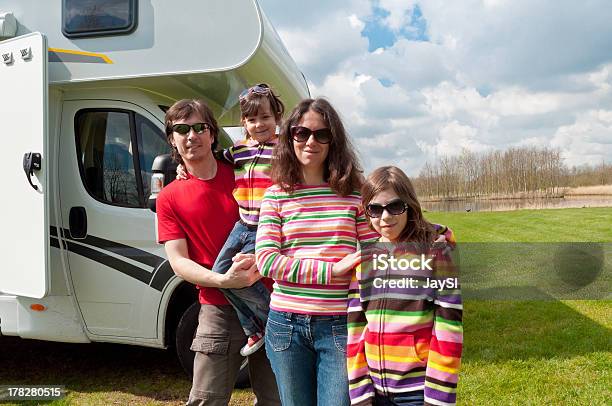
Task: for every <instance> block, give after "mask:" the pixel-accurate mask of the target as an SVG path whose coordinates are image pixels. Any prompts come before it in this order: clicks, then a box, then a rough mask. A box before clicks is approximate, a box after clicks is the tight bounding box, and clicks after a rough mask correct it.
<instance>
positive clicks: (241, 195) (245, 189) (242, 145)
mask: <svg viewBox="0 0 612 406" xmlns="http://www.w3.org/2000/svg"><path fill="white" fill-rule="evenodd" d="M277 142H278V138H277V137H276V138H273V139H271V140H270V141H268V142H265V143H261V144H260V143H258V142H257V141H255V140H253V139H248V140H246V141H245V140H242V141H238V142H237V143H236V144H235V145H234V146H232V147H230V148H227V149H225V150H223V153H222V157H223V159H224V160H225V161H227V162H229V163H230V164H232V165H233V166H234V177H235V179H236V188H235V189H234V198H235V199H236V201H237V202H238V207H239V211H240V219H242V221H244V222H245V223H247V224H250V225H254V226H256V225H257V224H258V222H259V208H260V207H261V200H262V199H263V195H264V192H265V190H266V189H267V188H268V187H269V186H270V185H272V181H271V180H270V171H271V167H272V150H273V149H274V146H275V145H276V143H277Z"/></svg>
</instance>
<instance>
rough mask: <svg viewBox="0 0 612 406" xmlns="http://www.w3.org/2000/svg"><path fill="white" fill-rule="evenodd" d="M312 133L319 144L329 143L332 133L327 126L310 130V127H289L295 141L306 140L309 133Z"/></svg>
mask: <svg viewBox="0 0 612 406" xmlns="http://www.w3.org/2000/svg"><path fill="white" fill-rule="evenodd" d="M311 134H312V135H314V138H315V140H316V141H317V142H318V143H319V144H329V143H330V142H331V140H332V133H331V130H330V129H329V128H321V129H320V130H314V131H313V130H311V129H310V128H306V127H301V126H299V125H294V126H293V127H291V137H293V139H294V140H295V141H296V142H306V141H308V138H310V135H311Z"/></svg>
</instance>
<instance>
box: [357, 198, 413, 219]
mask: <svg viewBox="0 0 612 406" xmlns="http://www.w3.org/2000/svg"><path fill="white" fill-rule="evenodd" d="M407 208H408V205H407V204H406V203H404V202H403V201H402V200H400V199H395V200H392V201H390V202H389V203H387V204H385V205H382V204H378V203H370V204H368V205H367V206H366V208H365V211H366V214H367V215H368V216H370V217H373V218H378V217H380V216H382V215H383V211H385V210H387V213H389V214H390V215H392V216H399V215H400V214H402V213H403V212H405V211H406V209H407Z"/></svg>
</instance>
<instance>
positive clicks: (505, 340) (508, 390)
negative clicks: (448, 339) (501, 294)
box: [0, 208, 612, 406]
mask: <svg viewBox="0 0 612 406" xmlns="http://www.w3.org/2000/svg"><path fill="white" fill-rule="evenodd" d="M427 217H428V218H429V219H430V220H431V221H435V222H439V223H442V224H447V225H449V226H450V227H452V228H453V230H454V231H455V233H456V235H457V238H458V240H459V241H460V242H478V241H480V242H495V243H504V242H534V243H535V242H548V243H553V242H588V241H595V242H602V243H605V242H608V243H609V244H605V245H606V246H609V245H611V244H612V208H593V209H590V208H589V209H554V210H522V211H512V212H486V213H427ZM517 246H519V245H517ZM542 246H543V247H545V246H544V245H542ZM459 249H461V248H459ZM608 252H609V251H605V255H604V258H603V260H604V263H605V265H606V267H605V270H604V272H608V274H609V272H610V264H611V261H612V258H610V255H608ZM510 269H511V270H512V269H514V270H516V266H515V267H514V268H510ZM602 275H603V274H602ZM602 275H600V276H599V278H601V277H602ZM608 297H609V296H608ZM464 323H465V324H464V325H465V346H464V355H463V365H462V369H461V373H460V382H459V389H458V399H459V404H462V405H610V404H612V393H611V390H612V389H611V388H612V376H611V373H612V330H611V329H612V302H611V301H610V300H551V299H550V298H548V299H547V300H537V301H535V300H532V301H507V300H506V301H500V300H488V301H484V300H470V299H467V300H466V302H465V312H464ZM0 366H1V367H0V384H61V385H65V386H66V388H67V389H68V391H69V394H68V397H67V398H65V399H64V400H61V401H56V402H51V404H53V405H73V404H75V405H109V404H116V405H126V404H130V405H181V404H183V403H184V401H185V400H186V398H187V395H188V393H189V388H190V382H189V381H188V380H187V379H186V376H185V375H184V373H183V371H182V370H181V369H180V367H179V365H178V362H177V361H176V360H175V358H174V356H173V354H172V353H171V352H169V351H162V350H155V349H150V348H142V347H134V346H127V345H114V344H100V343H95V344H64V343H48V342H41V341H31V340H20V339H16V338H12V337H0ZM252 403H253V396H252V394H251V392H250V391H248V390H240V391H235V393H234V397H233V398H232V403H231V404H232V405H244V406H246V405H252ZM31 404H37V403H31Z"/></svg>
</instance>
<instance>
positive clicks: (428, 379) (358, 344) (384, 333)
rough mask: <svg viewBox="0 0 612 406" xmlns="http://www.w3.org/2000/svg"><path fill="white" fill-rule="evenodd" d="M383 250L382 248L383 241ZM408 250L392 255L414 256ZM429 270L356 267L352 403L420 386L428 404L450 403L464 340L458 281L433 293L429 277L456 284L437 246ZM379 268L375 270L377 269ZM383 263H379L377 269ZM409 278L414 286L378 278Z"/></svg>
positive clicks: (350, 348)
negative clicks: (393, 284) (415, 286)
mask: <svg viewBox="0 0 612 406" xmlns="http://www.w3.org/2000/svg"><path fill="white" fill-rule="evenodd" d="M387 247H388V245H387ZM414 252H415V251H414V249H412V248H411V249H410V250H405V249H404V250H403V252H397V251H395V252H393V255H394V257H395V258H406V259H412V258H416V257H419V256H420V255H417V254H415V253H414ZM427 257H428V258H433V259H432V262H431V268H432V270H416V271H413V270H408V271H401V270H395V271H391V270H385V271H381V270H373V267H372V264H373V261H369V262H364V263H362V264H361V265H360V266H359V267H357V270H356V273H355V275H354V277H353V279H352V281H351V285H350V290H349V304H348V341H347V368H348V376H349V393H350V398H351V404H352V405H371V404H372V402H373V398H374V394H375V393H378V394H379V395H382V396H388V395H397V394H399V393H405V392H410V391H416V390H424V392H425V404H426V405H454V404H456V389H457V378H458V372H459V366H460V363H461V351H462V343H463V325H462V309H463V307H462V302H461V294H460V290H459V286H458V284H457V286H456V287H454V286H451V287H448V286H447V287H446V288H445V289H443V290H438V289H436V288H434V287H429V288H427V287H426V286H427V284H429V285H431V282H426V281H431V280H443V279H446V278H449V279H450V280H451V281H456V282H457V281H458V279H455V278H458V275H457V272H456V269H455V267H454V266H453V264H452V262H451V261H450V258H449V256H448V255H447V254H446V253H445V252H444V251H443V249H442V248H440V247H437V248H433V249H432V250H431V251H430V252H429V253H428V256H427ZM380 268H381V267H379V269H380ZM382 268H384V267H382ZM407 278H412V279H413V280H414V281H415V284H417V285H418V284H423V285H419V286H421V287H419V288H412V289H411V288H409V287H407V286H408V285H406V286H403V287H400V285H399V284H398V285H395V286H390V285H389V284H388V283H387V284H385V283H384V282H383V281H385V280H386V281H389V280H396V281H400V280H402V279H403V280H404V281H407Z"/></svg>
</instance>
